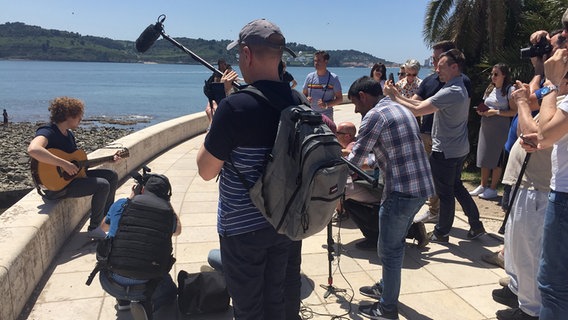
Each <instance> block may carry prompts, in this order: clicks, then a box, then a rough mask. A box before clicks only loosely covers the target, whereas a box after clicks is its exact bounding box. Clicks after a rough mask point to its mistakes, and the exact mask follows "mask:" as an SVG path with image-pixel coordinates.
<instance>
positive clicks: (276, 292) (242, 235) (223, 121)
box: [197, 19, 301, 319]
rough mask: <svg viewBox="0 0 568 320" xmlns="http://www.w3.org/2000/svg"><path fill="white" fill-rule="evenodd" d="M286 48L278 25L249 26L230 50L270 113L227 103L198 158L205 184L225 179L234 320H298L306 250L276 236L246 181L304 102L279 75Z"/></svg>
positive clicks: (223, 216)
mask: <svg viewBox="0 0 568 320" xmlns="http://www.w3.org/2000/svg"><path fill="white" fill-rule="evenodd" d="M285 43H286V42H285V39H284V36H283V35H282V32H281V31H280V29H279V28H278V27H277V26H276V25H274V24H272V23H271V22H269V21H267V20H264V19H259V20H255V21H252V22H250V23H249V24H247V25H245V26H244V27H243V29H242V30H241V32H240V33H239V39H238V40H236V41H234V42H233V43H231V44H229V46H227V49H232V48H233V47H238V50H239V67H240V70H241V72H242V76H243V78H244V80H245V82H246V83H249V84H251V85H254V86H255V87H256V88H258V89H259V90H260V91H261V92H262V93H263V94H264V95H265V96H266V97H267V98H268V100H269V101H271V104H272V106H271V105H268V102H264V101H259V100H258V99H257V98H256V97H254V96H252V95H250V94H245V93H237V94H232V95H230V96H228V97H227V98H225V99H223V100H222V101H221V103H220V104H219V107H218V108H217V110H216V112H215V115H214V117H213V121H212V123H211V129H210V131H209V132H208V134H207V136H206V138H205V143H204V145H203V146H202V147H201V149H200V150H199V153H198V155H197V166H198V169H199V175H200V176H201V177H202V178H203V179H205V180H211V179H213V178H215V177H216V176H217V175H220V178H219V209H218V218H217V229H218V233H219V235H220V244H221V259H222V261H223V272H224V273H225V278H226V280H227V287H228V289H229V293H230V295H231V298H232V301H233V310H234V316H235V319H293V318H298V310H299V290H300V281H299V280H300V273H299V271H300V259H301V256H300V253H301V252H300V251H301V250H300V248H301V242H299V241H298V242H294V241H291V240H290V239H289V238H288V237H287V236H285V235H282V234H278V233H277V232H276V230H275V229H274V228H273V227H272V226H271V225H270V223H269V222H268V221H267V220H266V219H265V218H264V217H263V216H262V214H261V213H260V211H259V210H258V209H257V208H256V207H255V206H254V204H253V203H252V201H251V199H250V197H249V193H248V187H247V186H245V185H244V181H243V180H246V181H247V182H248V183H249V184H250V185H253V184H254V183H255V181H256V180H257V179H258V178H259V177H260V175H261V173H262V172H263V169H264V166H265V157H266V155H267V154H268V153H269V152H270V151H271V150H272V147H273V145H274V140H275V138H276V132H277V129H278V122H279V118H280V110H282V109H284V108H286V107H287V106H289V105H291V104H299V103H300V102H301V100H300V97H299V96H298V95H294V94H293V93H292V90H291V89H290V85H289V84H288V83H284V82H282V81H281V80H280V77H279V74H278V64H279V63H280V60H281V59H282V53H283V50H286V51H287V52H288V53H290V54H291V55H292V56H295V54H294V53H293V52H292V51H291V50H290V49H288V48H286V44H285ZM237 170H238V172H240V174H241V175H242V178H243V179H241V177H239V173H238V172H237ZM289 252H290V253H289ZM289 254H290V258H289ZM290 267H292V268H290ZM291 270H292V271H291ZM287 273H288V275H287ZM292 283H293V284H292ZM290 285H294V286H295V287H296V288H295V290H293V291H294V294H293V295H294V297H291V296H289V293H290V292H291V291H288V289H289V286H290ZM285 287H287V290H286V295H285V294H284V291H285V290H284V289H285ZM290 302H293V304H294V307H293V308H292V307H290V306H289V303H290ZM289 307H290V309H295V311H293V312H295V314H293V312H292V311H290V310H289Z"/></svg>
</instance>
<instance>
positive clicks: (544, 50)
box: [521, 37, 552, 59]
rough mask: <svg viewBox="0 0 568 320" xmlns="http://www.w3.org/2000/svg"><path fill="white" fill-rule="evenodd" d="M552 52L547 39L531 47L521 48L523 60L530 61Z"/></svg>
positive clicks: (542, 38)
mask: <svg viewBox="0 0 568 320" xmlns="http://www.w3.org/2000/svg"><path fill="white" fill-rule="evenodd" d="M550 52H552V45H551V44H550V41H548V39H546V38H545V37H541V38H540V40H539V41H538V42H537V43H535V44H533V45H532V46H530V47H526V48H521V59H530V58H532V57H542V56H543V55H545V54H549V53H550Z"/></svg>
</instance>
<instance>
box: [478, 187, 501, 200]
mask: <svg viewBox="0 0 568 320" xmlns="http://www.w3.org/2000/svg"><path fill="white" fill-rule="evenodd" d="M498 196H499V195H498V194H497V190H495V189H491V188H487V189H485V191H483V193H482V194H480V195H479V197H480V198H481V199H485V200H488V199H494V198H497V197H498Z"/></svg>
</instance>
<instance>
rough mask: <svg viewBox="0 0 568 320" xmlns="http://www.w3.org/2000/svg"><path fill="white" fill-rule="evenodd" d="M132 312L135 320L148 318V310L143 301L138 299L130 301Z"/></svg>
mask: <svg viewBox="0 0 568 320" xmlns="http://www.w3.org/2000/svg"><path fill="white" fill-rule="evenodd" d="M130 314H131V315H132V319H134V320H148V315H146V310H145V309H144V306H143V305H142V303H140V302H137V301H132V302H131V303H130Z"/></svg>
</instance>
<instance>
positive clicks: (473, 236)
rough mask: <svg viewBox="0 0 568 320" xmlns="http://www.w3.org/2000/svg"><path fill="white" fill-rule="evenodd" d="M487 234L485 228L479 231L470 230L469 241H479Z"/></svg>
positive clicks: (468, 233)
mask: <svg viewBox="0 0 568 320" xmlns="http://www.w3.org/2000/svg"><path fill="white" fill-rule="evenodd" d="M486 233H487V232H485V228H484V227H483V226H481V227H479V228H477V229H469V231H468V232H467V239H468V240H473V239H477V238H479V237H481V236H482V235H484V234H486Z"/></svg>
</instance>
